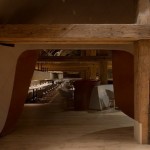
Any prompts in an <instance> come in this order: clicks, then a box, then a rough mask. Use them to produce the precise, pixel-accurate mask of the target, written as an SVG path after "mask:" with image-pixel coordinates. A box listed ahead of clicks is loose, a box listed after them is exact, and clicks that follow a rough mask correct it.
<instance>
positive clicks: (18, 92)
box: [1, 51, 38, 135]
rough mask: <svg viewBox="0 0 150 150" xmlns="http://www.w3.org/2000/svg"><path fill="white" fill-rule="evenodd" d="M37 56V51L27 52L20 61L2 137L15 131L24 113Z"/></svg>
mask: <svg viewBox="0 0 150 150" xmlns="http://www.w3.org/2000/svg"><path fill="white" fill-rule="evenodd" d="M37 56H38V55H37V51H25V52H24V53H23V54H22V55H21V56H20V57H19V59H18V62H17V67H16V73H15V81H14V87H13V92H12V97H11V103H10V107H9V112H8V116H7V120H6V123H5V126H4V128H3V130H2V132H1V135H5V134H7V133H9V132H10V131H12V130H13V129H14V126H15V124H16V122H17V120H18V118H19V116H20V114H21V112H22V109H23V106H24V102H25V98H26V96H27V92H28V88H29V85H30V81H31V78H32V74H33V71H34V67H35V63H36V60H37Z"/></svg>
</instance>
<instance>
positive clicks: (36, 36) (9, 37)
mask: <svg viewBox="0 0 150 150" xmlns="http://www.w3.org/2000/svg"><path fill="white" fill-rule="evenodd" d="M139 39H150V28H149V26H143V25H133V24H130V25H129V24H118V25H115V24H113V25H111V24H110V25H108V24H105V25H100V24H55V25H54V24H49V25H46V24H43V25H35V24H16V25H0V41H1V42H10V43H51V44H61V43H67V44H71V43H72V44H75V43H76V44H80V43H84V44H85V42H86V43H87V44H89V43H95V44H96V43H100V42H101V43H106V42H107V43H110V44H111V43H113V42H129V41H136V40H139Z"/></svg>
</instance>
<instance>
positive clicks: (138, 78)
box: [134, 40, 150, 144]
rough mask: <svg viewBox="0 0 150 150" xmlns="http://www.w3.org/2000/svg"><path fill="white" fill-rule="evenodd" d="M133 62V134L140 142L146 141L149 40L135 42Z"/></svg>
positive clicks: (149, 60)
mask: <svg viewBox="0 0 150 150" xmlns="http://www.w3.org/2000/svg"><path fill="white" fill-rule="evenodd" d="M134 57H135V60H134V61H135V62H134V69H135V70H134V71H135V72H134V79H135V81H134V82H135V83H134V93H135V96H134V107H135V109H134V110H135V112H134V115H135V126H134V135H135V138H136V140H137V141H138V142H139V143H141V144H147V143H148V109H149V94H150V92H149V69H150V41H149V40H142V41H139V42H136V43H135V56H134Z"/></svg>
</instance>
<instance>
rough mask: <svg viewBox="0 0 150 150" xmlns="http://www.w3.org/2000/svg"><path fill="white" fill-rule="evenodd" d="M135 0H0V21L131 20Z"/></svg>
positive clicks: (129, 21)
mask: <svg viewBox="0 0 150 150" xmlns="http://www.w3.org/2000/svg"><path fill="white" fill-rule="evenodd" d="M136 3H137V0H0V23H1V24H2V23H3V24H4V23H134V21H135V15H136Z"/></svg>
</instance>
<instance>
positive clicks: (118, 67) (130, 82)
mask: <svg viewBox="0 0 150 150" xmlns="http://www.w3.org/2000/svg"><path fill="white" fill-rule="evenodd" d="M112 66H113V81H114V92H115V100H116V105H117V106H118V107H119V108H120V109H121V110H122V111H123V112H124V113H125V114H127V115H128V116H130V117H132V118H134V56H133V55H132V54H130V53H128V52H124V51H113V58H112Z"/></svg>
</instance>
